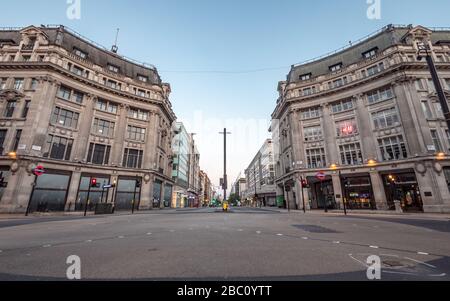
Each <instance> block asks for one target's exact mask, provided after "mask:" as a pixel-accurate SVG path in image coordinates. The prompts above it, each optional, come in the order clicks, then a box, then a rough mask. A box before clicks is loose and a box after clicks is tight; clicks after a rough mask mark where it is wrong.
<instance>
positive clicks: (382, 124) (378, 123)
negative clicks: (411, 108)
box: [372, 108, 400, 130]
mask: <svg viewBox="0 0 450 301" xmlns="http://www.w3.org/2000/svg"><path fill="white" fill-rule="evenodd" d="M372 120H373V125H374V128H375V129H376V130H381V129H385V128H389V127H392V126H396V125H399V124H400V118H399V116H398V113H397V110H396V108H391V109H387V110H383V111H380V112H376V113H373V114H372Z"/></svg>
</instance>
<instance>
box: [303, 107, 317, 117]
mask: <svg viewBox="0 0 450 301" xmlns="http://www.w3.org/2000/svg"><path fill="white" fill-rule="evenodd" d="M318 117H320V110H319V108H318V107H316V108H309V109H306V110H304V111H303V112H302V118H303V119H310V118H318Z"/></svg>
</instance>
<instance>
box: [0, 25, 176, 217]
mask: <svg viewBox="0 0 450 301" xmlns="http://www.w3.org/2000/svg"><path fill="white" fill-rule="evenodd" d="M170 92H171V91H170V86H169V84H166V83H163V82H162V81H161V79H160V77H159V75H158V73H157V70H156V68H154V67H153V66H149V65H144V64H140V63H137V62H134V61H132V60H130V59H127V58H125V57H122V56H119V55H118V54H117V53H116V52H114V51H108V50H106V49H104V48H102V47H101V46H98V45H96V44H95V43H94V42H91V41H89V40H88V39H86V38H84V37H82V36H80V35H79V34H77V33H75V32H73V31H71V30H69V29H67V28H65V27H63V26H57V27H34V26H30V27H27V28H22V29H20V28H10V29H2V30H0V146H1V147H2V148H1V154H0V172H1V175H2V178H3V180H4V181H3V182H4V184H3V185H2V187H1V188H0V197H1V199H0V212H10V213H13V212H25V210H26V209H27V207H28V204H29V205H30V206H29V208H30V211H31V212H33V211H74V210H83V209H84V208H85V206H86V203H88V202H87V194H89V205H88V209H89V210H93V208H94V207H95V204H96V203H100V202H109V203H114V204H115V206H116V209H117V210H120V209H124V210H128V209H130V208H131V206H132V204H133V203H134V206H135V207H136V208H139V209H151V208H155V207H156V208H162V207H164V206H165V205H166V206H167V204H168V202H170V200H171V196H172V187H173V184H174V182H173V180H172V177H171V172H172V151H171V141H172V135H173V134H172V133H173V131H172V124H173V122H174V121H175V119H176V117H175V115H174V113H173V111H172V108H171V103H170V101H169V95H170ZM8 154H9V155H8ZM14 157H16V158H14ZM38 165H41V166H43V167H44V169H45V174H44V175H42V176H40V177H35V175H34V174H33V169H34V168H35V167H36V166H38ZM92 179H96V180H97V183H98V187H92V188H91V189H90V188H89V186H91V185H90V183H91V180H92ZM108 184H112V186H115V187H112V188H106V189H102V187H103V185H108ZM114 184H115V185H114Z"/></svg>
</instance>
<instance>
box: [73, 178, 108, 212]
mask: <svg viewBox="0 0 450 301" xmlns="http://www.w3.org/2000/svg"><path fill="white" fill-rule="evenodd" d="M93 179H95V180H96V183H97V185H96V187H91V181H92V180H93ZM110 183H111V182H110V176H108V175H99V174H82V175H81V180H80V185H79V188H78V196H77V201H76V203H75V208H74V209H75V211H84V210H85V209H86V206H87V211H94V210H95V207H96V205H97V204H100V203H106V202H107V200H108V196H109V193H110V191H109V190H108V189H103V187H104V186H105V185H108V184H110ZM88 198H89V199H88ZM67 209H68V211H72V210H73V206H72V204H68V208H67Z"/></svg>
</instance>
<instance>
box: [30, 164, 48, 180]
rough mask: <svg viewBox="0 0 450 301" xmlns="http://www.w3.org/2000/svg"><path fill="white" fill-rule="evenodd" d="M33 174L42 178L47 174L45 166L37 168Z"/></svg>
mask: <svg viewBox="0 0 450 301" xmlns="http://www.w3.org/2000/svg"><path fill="white" fill-rule="evenodd" d="M33 173H34V174H35V175H36V176H38V177H39V176H42V175H43V174H44V173H45V170H44V166H42V165H38V166H36V168H35V169H34V170H33Z"/></svg>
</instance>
